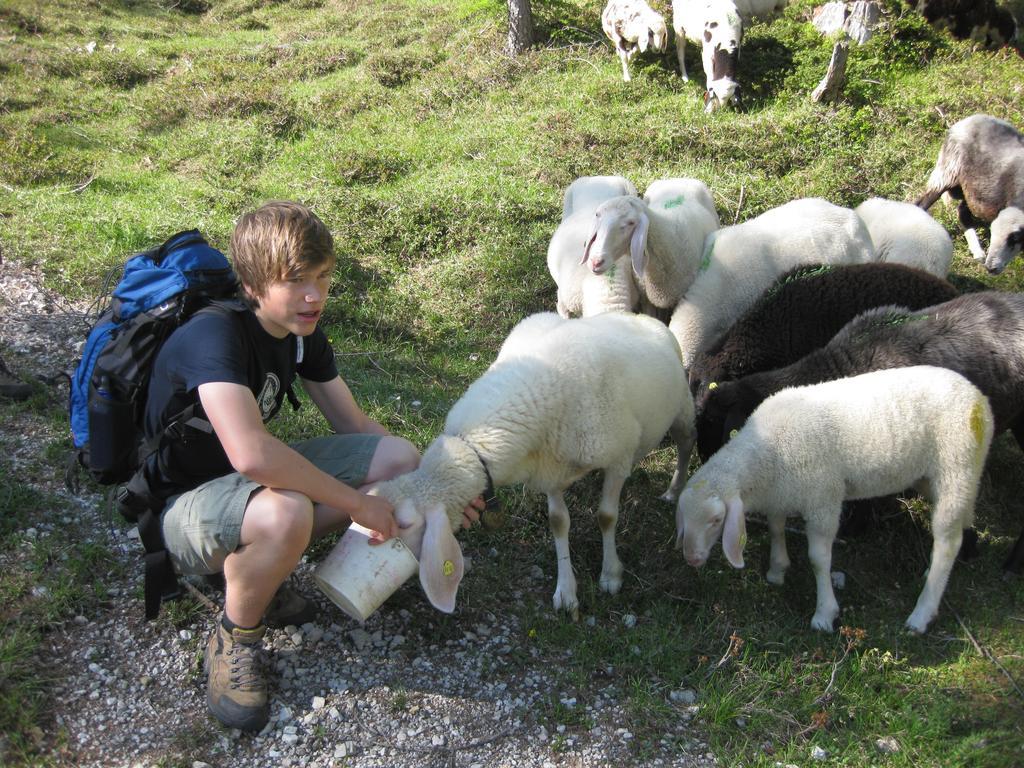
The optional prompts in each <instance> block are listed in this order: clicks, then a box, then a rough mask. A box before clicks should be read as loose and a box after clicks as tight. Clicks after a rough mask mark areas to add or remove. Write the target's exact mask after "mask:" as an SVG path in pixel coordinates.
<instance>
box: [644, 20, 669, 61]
mask: <svg viewBox="0 0 1024 768" xmlns="http://www.w3.org/2000/svg"><path fill="white" fill-rule="evenodd" d="M647 34H648V47H649V48H650V49H651V50H652V51H657V52H658V53H664V52H665V51H666V50H667V49H668V27H667V26H666V24H665V20H664V19H657V20H656V21H655V22H654V23H652V24H651V26H650V27H649V28H648V30H647Z"/></svg>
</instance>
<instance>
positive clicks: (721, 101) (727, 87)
mask: <svg viewBox="0 0 1024 768" xmlns="http://www.w3.org/2000/svg"><path fill="white" fill-rule="evenodd" d="M729 104H735V105H736V106H739V104H740V86H739V83H737V82H736V81H735V80H733V79H731V78H728V77H723V78H720V79H718V80H712V81H710V82H709V83H708V89H707V90H706V91H704V111H705V112H714V111H715V110H716V109H721V108H722V107H725V106H728V105H729Z"/></svg>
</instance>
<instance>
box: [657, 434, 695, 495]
mask: <svg viewBox="0 0 1024 768" xmlns="http://www.w3.org/2000/svg"><path fill="white" fill-rule="evenodd" d="M668 433H669V434H670V435H671V436H672V441H673V442H674V443H675V444H676V469H675V472H673V473H672V481H671V482H670V483H669V484H668V488H667V489H666V491H665V492H664V493H663V494H661V496H659V497H658V498H659V499H661V500H662V501H667V502H669V503H670V504H671V503H675V501H676V499H678V498H679V494H680V493H682V491H683V486H684V485H686V471H687V469H688V468H689V466H690V454H691V453H693V445H694V443H696V442H697V431H696V430H695V429H694V428H693V425H691V424H687V423H686V422H685V421H683V420H682V419H681V418H680V419H677V420H676V421H675V422H674V423H673V424H672V426H671V427H669V430H668Z"/></svg>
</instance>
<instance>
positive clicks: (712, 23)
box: [708, 21, 718, 29]
mask: <svg viewBox="0 0 1024 768" xmlns="http://www.w3.org/2000/svg"><path fill="white" fill-rule="evenodd" d="M708 26H709V27H711V28H712V29H715V28H716V27H717V26H718V22H717V21H712V22H711V23H710V24H709V25H708Z"/></svg>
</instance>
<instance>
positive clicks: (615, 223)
mask: <svg viewBox="0 0 1024 768" xmlns="http://www.w3.org/2000/svg"><path fill="white" fill-rule="evenodd" d="M646 209H647V206H646V205H645V204H644V202H643V201H642V200H640V199H639V198H637V197H631V196H628V195H624V196H622V197H613V198H612V199H611V200H606V201H605V202H603V203H601V205H599V206H598V207H597V210H596V211H595V212H594V222H593V226H592V227H591V230H590V235H589V236H588V237H587V242H586V245H585V247H584V249H583V261H582V262H581V263H583V264H589V265H590V270H591V271H592V272H593V273H594V274H595V275H600V274H603V273H604V272H606V271H608V270H609V269H611V266H612V265H613V264H614V263H615V262H616V260H617V259H618V258H619V257H621V256H624V255H626V254H629V257H630V260H631V261H632V264H633V271H634V272H636V274H637V275H639V276H641V277H642V276H643V273H644V270H645V269H646V267H647V256H646V249H647V228H648V224H649V220H648V218H647V210H646Z"/></svg>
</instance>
